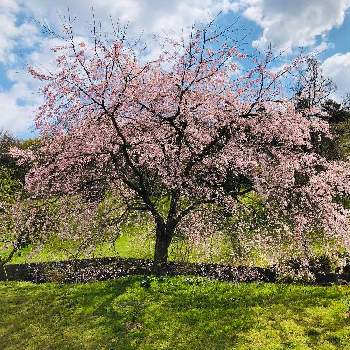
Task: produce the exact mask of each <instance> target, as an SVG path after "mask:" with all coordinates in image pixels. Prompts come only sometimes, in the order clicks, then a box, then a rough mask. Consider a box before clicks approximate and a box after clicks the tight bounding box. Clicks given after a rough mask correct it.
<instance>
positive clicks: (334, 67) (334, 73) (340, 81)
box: [322, 52, 350, 98]
mask: <svg viewBox="0 0 350 350" xmlns="http://www.w3.org/2000/svg"><path fill="white" fill-rule="evenodd" d="M322 69H323V72H324V73H325V75H327V76H329V77H330V78H331V79H332V80H333V81H334V82H335V84H336V86H337V97H338V98H341V97H343V96H344V95H345V94H347V93H350V52H347V53H343V54H342V53H337V54H335V55H333V56H331V57H329V58H327V59H326V60H325V61H324V62H323V64H322Z"/></svg>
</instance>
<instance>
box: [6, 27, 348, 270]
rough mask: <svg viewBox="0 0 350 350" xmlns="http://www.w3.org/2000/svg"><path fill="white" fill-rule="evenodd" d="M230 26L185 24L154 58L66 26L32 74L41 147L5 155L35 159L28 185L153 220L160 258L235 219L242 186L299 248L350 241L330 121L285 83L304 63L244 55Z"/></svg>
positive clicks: (343, 173) (343, 166)
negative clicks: (179, 239)
mask: <svg viewBox="0 0 350 350" xmlns="http://www.w3.org/2000/svg"><path fill="white" fill-rule="evenodd" d="M233 33H234V31H233V30H232V27H228V28H219V27H217V26H216V23H215V21H214V22H211V23H209V24H208V25H206V26H203V27H200V28H199V27H193V28H192V31H191V33H190V35H189V37H184V38H183V39H179V40H175V39H173V38H165V39H164V38H163V39H162V41H161V44H162V45H161V50H160V53H159V55H158V56H157V57H156V58H155V59H153V60H149V59H147V58H146V57H147V53H148V51H147V49H144V48H143V46H142V45H141V42H140V41H132V40H130V41H129V40H127V38H126V33H125V32H124V31H122V30H119V29H117V28H116V29H115V31H114V34H113V36H112V39H106V38H105V37H104V36H103V35H102V34H101V33H100V34H99V33H97V31H96V30H95V31H94V35H93V40H92V43H91V42H87V41H83V40H80V41H79V40H77V39H76V38H75V37H74V35H73V31H72V28H71V26H69V25H68V26H67V27H66V34H67V37H66V39H67V40H66V41H65V42H63V44H62V46H60V47H56V48H54V49H53V50H54V51H55V52H56V53H57V69H56V71H54V72H41V71H38V70H36V69H34V68H31V69H30V72H31V74H32V75H33V76H35V77H36V78H38V79H39V80H41V81H43V82H44V87H43V89H42V94H43V97H44V103H43V104H42V106H41V107H40V109H39V111H38V114H37V116H36V126H37V128H38V130H39V131H40V133H41V146H40V147H39V148H38V149H37V150H36V151H35V152H32V151H20V150H13V152H12V153H13V155H14V156H16V157H18V158H19V159H20V162H28V163H30V164H31V170H30V171H29V173H28V175H27V178H26V186H27V189H28V191H29V192H30V193H32V194H33V196H34V197H37V198H42V197H54V196H76V195H82V196H83V197H84V198H85V199H86V200H87V202H89V203H98V202H99V201H100V200H101V198H103V196H104V194H105V193H107V192H112V193H113V194H114V195H115V196H116V198H118V200H117V201H116V203H115V205H114V207H113V211H114V213H115V218H114V219H115V220H116V222H118V223H119V222H121V220H122V219H124V218H126V217H127V215H128V213H130V212H132V211H141V212H143V213H144V215H148V216H149V217H151V218H152V220H153V221H154V225H155V235H156V243H155V252H154V260H155V262H156V263H157V264H163V263H165V262H166V261H167V257H168V248H169V245H170V243H171V241H172V239H173V237H174V235H175V234H176V232H177V230H179V229H181V230H183V229H186V230H203V229H204V230H207V231H209V230H210V227H209V226H210V220H208V217H209V213H210V212H213V210H214V209H215V210H216V209H217V208H220V210H221V211H222V212H224V213H229V214H230V215H234V213H235V211H236V210H237V208H238V207H242V206H244V201H242V198H244V197H245V196H247V195H248V194H250V193H254V195H255V196H257V197H258V198H259V201H261V203H263V204H264V207H265V208H266V210H268V212H269V217H270V218H271V223H272V221H273V220H274V222H275V221H279V223H280V225H279V228H280V229H281V230H282V229H283V230H284V231H288V232H289V234H290V235H291V237H292V238H293V240H294V242H299V243H300V246H301V247H304V248H305V249H306V250H307V240H306V239H305V237H306V234H307V233H308V232H311V231H313V232H315V231H318V232H321V231H322V232H323V233H324V234H325V235H329V236H330V237H332V238H338V239H340V240H341V241H342V242H343V244H344V245H346V246H348V244H349V235H348V220H347V216H348V213H347V210H346V209H344V208H343V206H342V205H341V203H340V201H339V200H337V199H338V198H340V196H344V195H347V194H348V193H349V191H350V186H349V175H350V173H349V169H350V168H349V166H348V163H347V161H330V160H327V159H326V158H325V157H323V156H322V155H321V154H319V152H317V147H316V145H315V142H314V135H324V136H327V137H331V135H330V130H329V125H328V122H327V120H325V119H323V118H321V117H320V116H321V114H322V113H321V111H319V110H318V109H317V107H310V108H308V109H307V110H303V112H302V113H301V112H300V111H298V110H297V108H296V106H295V104H294V103H293V102H291V100H290V96H288V94H287V93H286V92H285V91H284V88H283V86H284V82H285V81H286V79H292V78H291V77H292V76H293V72H294V71H295V70H296V69H297V68H298V67H300V65H301V64H302V61H303V59H302V58H299V59H297V60H295V61H293V62H292V63H291V64H289V65H284V66H283V67H282V68H281V69H279V70H276V68H275V67H274V57H273V56H272V54H271V53H268V54H267V55H266V56H265V57H263V58H261V59H258V58H256V57H255V58H254V57H251V56H249V55H246V54H244V53H242V52H241V50H239V48H238V43H237V42H236V41H235V40H234V39H232V37H234V36H233ZM242 203H243V204H242ZM117 218H118V219H117Z"/></svg>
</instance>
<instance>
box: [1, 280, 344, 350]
mask: <svg viewBox="0 0 350 350" xmlns="http://www.w3.org/2000/svg"><path fill="white" fill-rule="evenodd" d="M0 298H1V303H0V349H4V350H5V349H6V350H7V349H8V350H9V349H13V350H17V349H60V350H63V349H118V350H122V349H192V350H195V349H198V350H202V349H206V350H209V349H215V350H220V349H252V350H253V349H264V350H266V349H350V314H349V308H350V288H349V287H340V286H333V287H327V288H323V287H305V286H295V285H293V286H292V285H291V286H287V285H277V284H276V285H272V284H239V285H236V284H230V283H225V282H217V281H210V280H207V279H198V278H186V277H176V278H166V279H164V280H156V279H153V280H152V281H151V284H150V287H147V286H143V283H142V278H141V277H128V278H122V279H119V280H116V281H110V282H97V283H91V284H80V285H60V284H41V285H34V284H30V283H1V284H0Z"/></svg>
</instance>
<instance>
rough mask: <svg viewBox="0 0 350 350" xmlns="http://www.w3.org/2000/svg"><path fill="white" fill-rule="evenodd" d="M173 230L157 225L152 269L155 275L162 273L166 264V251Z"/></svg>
mask: <svg viewBox="0 0 350 350" xmlns="http://www.w3.org/2000/svg"><path fill="white" fill-rule="evenodd" d="M173 233H174V229H173V228H169V227H166V225H162V224H157V228H156V245H155V250H154V268H155V273H156V274H161V273H162V272H164V269H165V267H166V263H167V262H168V250H169V246H170V243H171V240H172V238H173Z"/></svg>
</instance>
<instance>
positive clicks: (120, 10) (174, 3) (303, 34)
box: [0, 0, 350, 137]
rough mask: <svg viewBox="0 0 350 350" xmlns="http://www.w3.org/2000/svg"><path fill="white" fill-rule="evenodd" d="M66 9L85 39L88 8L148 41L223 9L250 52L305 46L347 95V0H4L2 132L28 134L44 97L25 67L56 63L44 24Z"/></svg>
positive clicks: (0, 12) (0, 27)
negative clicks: (242, 34)
mask: <svg viewBox="0 0 350 350" xmlns="http://www.w3.org/2000/svg"><path fill="white" fill-rule="evenodd" d="M68 7H69V11H70V13H71V15H72V16H76V17H77V22H76V30H77V32H78V33H79V35H82V36H84V35H87V34H88V29H89V23H91V7H93V8H94V13H95V16H96V17H97V18H98V19H99V20H101V21H102V22H104V23H108V22H109V18H110V17H112V18H115V19H118V18H119V19H120V20H121V21H122V22H125V23H126V22H128V23H130V30H131V31H133V32H135V33H140V32H141V31H143V32H144V35H145V36H147V35H150V34H152V33H156V34H157V33H164V32H170V33H172V35H176V33H179V32H181V29H182V28H184V30H186V28H188V27H189V26H190V25H191V24H192V23H195V22H197V23H198V22H203V21H208V20H209V19H210V18H211V17H212V16H213V15H216V14H217V13H218V12H220V11H222V15H221V16H220V21H222V22H225V23H229V22H230V21H231V22H232V21H235V20H236V19H237V18H238V20H239V22H238V26H240V27H241V28H242V29H243V28H244V30H245V31H246V33H247V38H248V39H247V40H248V45H250V46H251V47H255V48H261V49H263V48H264V47H266V45H268V44H270V43H271V44H272V46H273V47H274V48H276V50H283V51H284V52H285V53H286V55H293V53H295V51H296V50H298V49H299V48H300V47H304V48H305V49H307V50H309V51H313V52H319V58H320V60H321V61H322V62H323V63H322V64H323V68H324V72H325V73H326V74H328V75H329V76H330V77H331V78H332V79H333V80H334V81H335V83H336V84H337V86H338V95H339V96H341V95H342V94H345V93H346V92H348V91H350V35H349V34H350V15H349V11H350V0H167V1H165V0H54V1H53V0H0V113H1V114H0V129H6V130H9V131H11V132H12V133H14V134H15V135H17V136H20V137H28V136H30V133H31V132H32V130H33V127H32V122H33V116H34V113H35V109H36V107H37V106H38V105H39V104H40V96H39V95H38V93H37V88H38V85H37V82H35V81H33V80H32V79H31V78H30V76H29V75H28V73H27V66H28V65H34V66H37V67H39V68H42V69H45V68H46V69H48V68H49V67H50V65H52V64H53V60H52V53H51V51H50V50H49V49H50V47H52V46H55V40H57V39H54V38H53V37H50V36H48V35H47V34H45V32H44V31H43V25H45V26H48V27H50V28H53V29H55V28H58V27H60V25H61V24H62V21H64V19H63V18H64V16H65V15H67V9H68Z"/></svg>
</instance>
